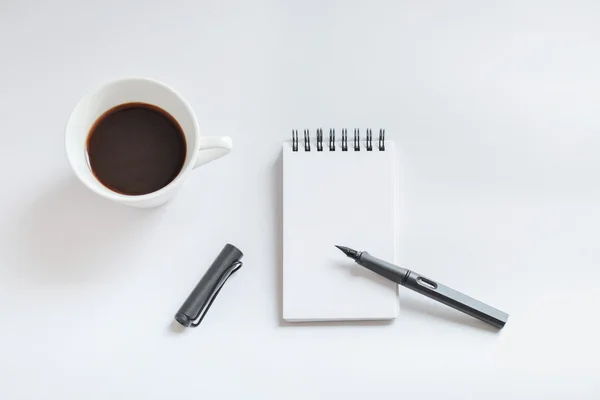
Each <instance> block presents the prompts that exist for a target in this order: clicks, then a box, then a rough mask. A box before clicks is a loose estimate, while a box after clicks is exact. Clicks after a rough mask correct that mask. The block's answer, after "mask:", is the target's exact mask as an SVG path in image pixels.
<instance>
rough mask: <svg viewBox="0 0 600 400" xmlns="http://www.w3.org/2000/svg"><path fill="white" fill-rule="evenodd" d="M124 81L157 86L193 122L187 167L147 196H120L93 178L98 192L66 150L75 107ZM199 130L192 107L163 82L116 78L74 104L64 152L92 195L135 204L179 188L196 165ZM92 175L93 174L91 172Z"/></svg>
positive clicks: (145, 78) (68, 124)
mask: <svg viewBox="0 0 600 400" xmlns="http://www.w3.org/2000/svg"><path fill="white" fill-rule="evenodd" d="M126 81H144V82H149V83H151V84H154V85H158V86H161V87H162V88H163V89H165V90H167V91H169V92H171V93H172V94H173V95H174V96H175V97H176V98H177V99H178V100H179V101H180V102H181V104H182V105H183V106H184V108H185V109H186V111H187V112H188V113H189V114H190V115H191V117H192V122H193V127H194V132H193V135H194V136H195V138H196V140H194V149H192V155H191V158H190V160H189V162H188V163H187V165H184V167H183V168H182V169H181V171H179V174H177V176H176V177H175V179H173V180H172V181H171V182H169V183H168V184H167V185H166V186H164V187H162V188H160V189H158V190H157V191H155V192H151V193H147V194H142V195H128V194H122V193H118V192H115V191H113V190H112V189H110V188H108V187H106V186H104V185H103V184H102V183H101V182H100V181H99V180H98V178H96V177H95V175H94V178H95V179H96V183H97V184H98V185H100V186H102V187H103V188H105V189H106V190H99V189H98V188H97V187H96V186H95V185H91V184H89V183H88V182H87V180H86V179H84V177H83V174H82V172H80V171H79V169H78V168H76V167H75V164H74V162H73V160H72V159H71V154H70V153H69V151H68V149H67V141H68V140H69V139H68V136H67V132H69V126H70V125H71V123H72V121H73V118H74V116H75V110H77V107H78V106H79V105H80V104H81V103H82V102H83V101H84V100H85V99H87V98H88V97H90V96H92V95H94V94H96V93H98V92H100V91H102V90H103V89H105V88H106V87H108V86H111V85H115V84H118V83H121V82H126ZM88 135H89V133H88ZM199 137H200V128H199V126H198V119H197V118H196V114H195V113H194V110H193V109H192V107H191V106H190V104H189V103H188V102H187V100H185V98H184V97H183V96H182V95H181V94H180V93H179V92H177V91H176V90H175V89H173V88H172V87H171V86H169V85H167V84H166V83H164V82H161V81H159V80H156V79H153V78H148V77H143V76H130V77H122V78H116V79H113V80H110V81H107V82H105V83H103V84H101V85H99V86H97V87H96V88H95V89H93V90H90V91H89V92H87V93H86V94H85V95H84V96H83V97H81V98H80V99H79V101H78V102H77V104H75V107H73V110H72V111H71V115H70V116H69V119H68V120H67V124H66V126H65V143H64V145H65V152H66V153H67V159H68V160H69V164H70V165H71V169H72V170H73V172H75V175H76V176H77V178H78V179H79V180H80V181H81V182H82V183H83V184H84V185H85V186H86V187H87V188H88V189H90V190H92V191H93V192H94V193H96V194H98V195H100V196H102V197H104V198H107V199H109V200H114V201H117V202H121V203H137V202H140V201H146V200H151V199H155V198H157V197H160V196H162V195H163V194H165V193H166V192H168V191H170V190H173V189H174V188H175V187H177V186H179V185H180V184H181V183H182V182H183V179H184V176H185V175H187V174H188V173H189V172H190V171H191V170H192V169H194V165H195V163H196V159H197V157H198V154H199V151H200V150H199V149H200V139H199ZM92 175H93V172H92Z"/></svg>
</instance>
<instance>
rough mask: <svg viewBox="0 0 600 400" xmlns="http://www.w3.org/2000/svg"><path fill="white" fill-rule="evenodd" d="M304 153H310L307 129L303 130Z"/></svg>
mask: <svg viewBox="0 0 600 400" xmlns="http://www.w3.org/2000/svg"><path fill="white" fill-rule="evenodd" d="M304 151H310V133H309V131H308V129H305V130H304Z"/></svg>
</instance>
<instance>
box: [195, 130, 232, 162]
mask: <svg viewBox="0 0 600 400" xmlns="http://www.w3.org/2000/svg"><path fill="white" fill-rule="evenodd" d="M232 148H233V141H232V140H231V138H230V137H229V136H202V137H201V138H200V154H198V158H197V159H196V164H195V165H194V168H198V167H199V166H201V165H204V164H206V163H208V162H211V161H213V160H216V159H217V158H220V157H223V156H224V155H226V154H227V153H229V152H230V151H231V149H232Z"/></svg>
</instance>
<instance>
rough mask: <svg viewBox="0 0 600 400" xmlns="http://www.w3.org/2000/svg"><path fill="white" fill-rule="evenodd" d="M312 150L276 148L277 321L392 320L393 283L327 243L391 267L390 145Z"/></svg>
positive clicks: (395, 306)
mask: <svg viewBox="0 0 600 400" xmlns="http://www.w3.org/2000/svg"><path fill="white" fill-rule="evenodd" d="M315 147H316V146H314V143H313V146H311V150H310V151H305V150H304V147H303V146H302V143H301V145H300V146H298V151H292V144H291V143H285V144H284V145H283V318H284V319H285V320H287V321H341V320H383V319H393V318H395V317H396V315H397V313H398V298H397V285H396V284H395V283H393V282H391V281H389V280H387V279H385V278H382V277H380V276H379V275H377V274H375V273H373V272H371V271H369V270H367V269H365V268H363V267H361V266H359V265H358V264H356V263H355V262H354V261H353V260H351V259H349V258H347V257H346V256H344V254H342V253H341V252H340V251H339V250H338V249H337V248H335V247H334V245H336V244H339V245H342V246H348V247H351V248H354V249H357V250H366V251H369V253H371V254H373V255H375V256H377V257H380V258H383V259H385V260H389V261H392V262H393V261H395V251H394V243H395V237H394V210H395V201H394V181H395V179H394V172H395V171H394V169H395V168H394V157H395V146H394V143H392V142H386V145H385V151H380V150H378V148H377V146H373V151H366V150H365V146H364V143H361V150H360V151H354V150H353V148H352V144H351V143H349V146H348V151H341V146H340V143H337V144H336V150H335V151H330V150H329V149H328V148H327V146H323V151H316V148H315Z"/></svg>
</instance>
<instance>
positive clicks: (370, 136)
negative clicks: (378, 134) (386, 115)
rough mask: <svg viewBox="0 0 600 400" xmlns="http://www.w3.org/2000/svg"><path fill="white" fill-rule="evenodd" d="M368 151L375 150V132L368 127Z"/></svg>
mask: <svg viewBox="0 0 600 400" xmlns="http://www.w3.org/2000/svg"><path fill="white" fill-rule="evenodd" d="M367 151H373V132H371V130H370V129H367Z"/></svg>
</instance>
